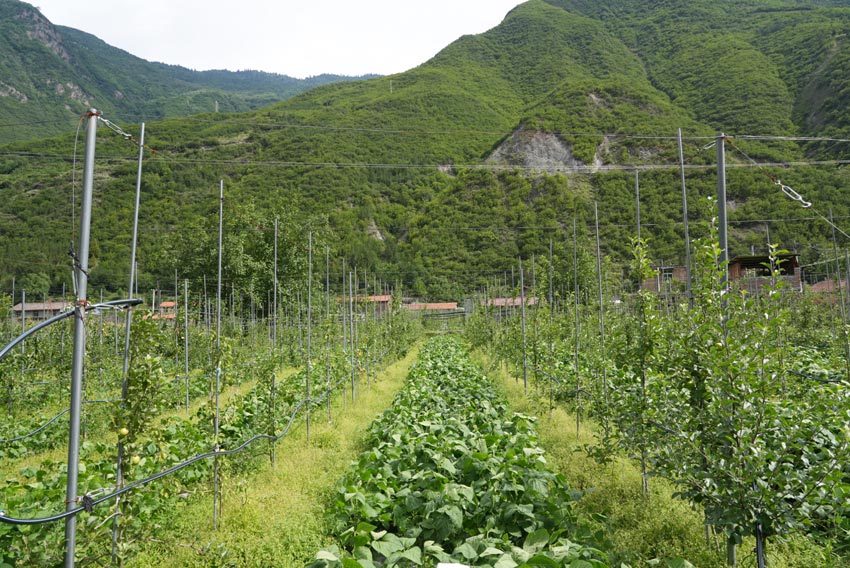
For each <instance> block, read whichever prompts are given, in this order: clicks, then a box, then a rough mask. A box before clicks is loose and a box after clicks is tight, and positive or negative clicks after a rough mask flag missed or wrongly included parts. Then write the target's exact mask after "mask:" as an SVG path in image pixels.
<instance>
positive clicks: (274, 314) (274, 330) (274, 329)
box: [272, 219, 277, 350]
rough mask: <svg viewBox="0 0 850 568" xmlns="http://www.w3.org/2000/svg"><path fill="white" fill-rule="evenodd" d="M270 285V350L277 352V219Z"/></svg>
mask: <svg viewBox="0 0 850 568" xmlns="http://www.w3.org/2000/svg"><path fill="white" fill-rule="evenodd" d="M273 282H274V283H273V284H272V289H273V291H272V309H273V310H274V311H273V312H272V348H273V349H275V350H277V219H275V220H274V274H273Z"/></svg>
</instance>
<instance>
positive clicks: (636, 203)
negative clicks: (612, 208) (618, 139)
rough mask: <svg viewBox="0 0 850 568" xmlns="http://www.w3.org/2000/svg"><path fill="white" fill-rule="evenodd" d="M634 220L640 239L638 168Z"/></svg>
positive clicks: (636, 172) (636, 171)
mask: <svg viewBox="0 0 850 568" xmlns="http://www.w3.org/2000/svg"><path fill="white" fill-rule="evenodd" d="M635 220H636V221H637V238H638V240H640V180H639V172H638V170H635ZM638 286H640V283H638Z"/></svg>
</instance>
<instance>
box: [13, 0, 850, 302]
mask: <svg viewBox="0 0 850 568" xmlns="http://www.w3.org/2000/svg"><path fill="white" fill-rule="evenodd" d="M848 18H850V9H848V8H843V7H841V6H840V5H838V4H837V3H836V4H834V5H833V4H826V3H823V2H795V3H791V2H784V3H782V2H750V3H748V4H746V5H743V4H740V3H734V2H714V3H708V2H684V1H672V0H671V1H667V2H658V3H653V4H652V5H651V6H647V5H646V4H645V3H639V2H630V1H626V2H620V1H617V2H614V1H613V0H612V1H610V2H593V3H591V2H587V3H585V2H568V1H555V0H552V1H544V0H530V1H529V2H526V3H524V4H522V5H520V6H518V7H517V8H515V9H514V10H512V11H511V12H510V13H509V14H508V15H507V16H506V18H505V20H504V21H503V22H502V24H501V25H499V26H497V27H496V28H494V29H492V30H490V31H488V32H486V33H484V34H480V35H476V36H465V37H462V38H460V39H458V40H457V41H456V42H454V43H452V44H451V45H449V46H447V47H446V48H445V49H444V50H443V51H442V52H440V53H439V54H438V55H437V56H435V57H434V58H433V59H432V60H430V61H428V62H426V63H424V64H423V65H421V66H419V67H416V68H414V69H411V70H409V71H407V72H405V73H400V74H398V75H395V76H391V77H383V78H375V79H372V80H368V81H359V82H351V83H335V84H332V85H325V86H322V87H318V88H316V89H313V90H311V91H309V92H307V93H304V94H301V95H299V96H296V97H293V98H291V99H288V100H285V101H282V102H280V103H277V104H275V105H272V106H268V107H265V108H262V109H258V110H254V111H250V112H247V113H241V114H223V113H220V114H208V115H202V116H198V117H193V118H188V119H175V120H166V121H158V122H153V123H149V124H148V125H147V127H148V142H149V145H150V147H151V148H155V149H156V151H157V153H156V154H153V155H151V154H149V158H148V160H147V162H146V165H145V177H144V183H143V187H144V194H143V204H142V227H143V236H142V240H141V247H142V250H141V260H140V268H141V270H142V279H143V285H150V286H155V285H156V282H157V281H165V282H168V281H173V278H174V271H175V269H176V270H177V271H178V273H179V274H180V276H181V277H187V278H190V279H192V280H193V281H194V282H200V281H201V279H202V277H203V276H204V275H206V276H207V277H208V278H209V277H212V275H213V273H214V267H215V263H214V259H215V257H214V250H215V248H216V247H215V241H216V235H215V232H216V229H217V206H218V203H217V191H218V181H219V180H220V179H224V182H225V192H226V196H227V197H226V201H227V207H226V209H225V225H226V228H225V242H226V249H227V251H226V253H225V255H226V260H225V265H226V272H227V273H228V275H227V279H228V281H230V282H232V283H233V284H234V285H235V286H241V287H242V288H243V290H244V291H245V293H246V294H247V293H251V294H254V295H255V296H256V297H257V298H265V294H266V288H267V287H268V286H269V282H270V280H269V275H268V274H266V272H267V271H266V269H265V267H266V264H265V260H267V259H268V258H269V255H270V254H271V252H270V251H271V239H272V233H271V230H270V227H271V226H272V224H273V220H274V218H275V217H277V218H279V219H281V220H282V221H283V222H282V226H284V227H286V231H287V236H286V242H287V243H289V244H291V245H292V247H290V248H291V251H292V253H291V254H292V256H291V258H289V259H288V260H287V263H288V264H287V263H284V264H285V265H286V266H287V267H288V268H287V270H289V272H288V274H289V275H290V278H291V279H292V282H295V281H297V280H298V279H300V278H301V271H302V270H303V267H304V256H305V255H304V252H305V251H304V247H305V246H306V237H305V230H306V228H307V227H310V228H312V229H313V230H314V232H315V235H316V242H317V244H318V246H320V247H324V246H325V245H327V246H329V247H330V254H331V262H332V263H333V266H334V267H337V268H335V269H334V270H337V271H338V270H339V267H340V265H341V260H342V258H343V257H344V258H346V259H347V262H348V263H349V264H348V266H351V265H356V266H358V267H359V268H360V269H361V270H366V271H368V272H369V273H372V274H381V275H382V277H383V278H384V279H386V280H396V279H397V280H399V281H401V282H403V283H404V285H405V286H406V287H407V288H408V289H411V288H412V290H413V291H414V292H415V293H417V294H419V295H422V296H428V297H434V298H459V297H460V296H462V295H463V294H464V293H465V292H467V291H469V290H470V289H472V288H474V287H477V286H481V285H483V284H485V283H487V282H490V281H492V280H493V279H494V278H496V277H497V276H499V277H501V276H503V275H504V274H505V273H506V272H508V273H509V272H510V270H511V267H512V266H514V265H515V264H516V260H517V257H518V256H522V257H523V258H530V257H531V256H535V257H536V258H538V259H539V258H541V257H544V256H547V255H548V249H549V239H550V238H551V239H553V246H554V249H555V257H556V264H557V266H558V268H559V274H562V275H563V277H564V279H565V280H566V279H567V278H568V277H569V274H570V273H571V270H572V220H573V218H574V217H576V218H577V219H578V233H579V241H580V246H581V247H584V249H585V250H586V251H587V252H586V253H583V254H590V252H591V251H593V250H594V249H593V244H592V239H591V237H592V232H593V225H592V221H593V201H598V204H599V216H600V233H601V240H602V247H603V252H605V253H606V254H608V255H609V256H610V259H611V260H610V262H611V266H612V267H615V266H616V265H617V264H618V263H620V262H623V261H625V260H626V259H627V258H628V256H629V250H628V249H629V239H630V238H631V237H632V236H634V235H635V233H636V230H635V194H634V185H635V182H634V177H635V174H634V170H635V169H639V170H641V171H640V176H639V177H640V188H641V202H642V210H641V215H642V224H643V225H644V227H643V231H642V236H643V237H648V238H649V239H650V250H651V251H652V254H653V257H654V258H655V259H656V260H657V262H662V261H664V262H666V263H670V262H677V261H680V260H681V259H682V258H683V256H684V243H683V225H682V223H681V186H680V181H679V171H678V148H677V145H676V140H675V136H676V131H677V129H678V128H681V129H682V130H683V132H684V135H685V146H684V158H685V162H686V164H687V166H688V167H689V169H688V171H687V183H688V192H689V201H690V217H691V220H692V223H693V226H692V227H691V235H692V236H700V235H704V234H706V231H707V223H708V221H709V219H710V218H711V217H712V210H711V205H710V203H709V201H708V200H707V199H706V198H707V197H708V196H710V195H713V194H714V192H715V183H716V181H715V180H716V176H715V172H714V170H713V168H712V164H713V163H714V159H715V149H713V148H709V147H708V146H709V145H710V143H711V142H712V137H713V136H714V135H715V134H716V133H717V132H718V131H725V132H728V133H730V134H732V135H733V138H732V139H731V140H730V142H731V143H732V144H730V145H729V146H728V147H727V153H728V158H727V161H728V163H729V166H730V170H729V173H728V178H729V200H730V206H731V209H732V210H731V213H730V215H731V229H730V233H731V238H732V247H733V254H735V253H741V252H749V251H750V250H756V249H758V250H764V249H765V247H766V242H767V235H766V233H767V229H768V228H769V230H770V239H771V241H773V242H777V243H779V244H780V245H782V246H784V247H786V248H794V247H797V249H798V250H799V251H800V252H801V254H802V255H803V257H804V258H803V260H804V261H814V260H817V259H819V258H822V257H823V256H824V255H831V254H832V253H831V243H829V240H828V239H829V238H830V235H831V231H830V227H829V226H828V225H827V224H825V223H823V222H822V221H821V220H819V218H818V217H817V216H816V215H814V214H813V213H811V210H803V209H801V207H800V203H798V202H794V201H791V200H790V199H788V198H786V197H785V196H784V195H783V194H782V193H781V191H780V189H779V187H778V186H776V185H775V184H774V183H773V181H772V180H771V178H770V177H768V174H769V175H774V176H777V175H779V176H781V179H782V181H783V183H785V184H787V185H789V186H791V187H793V188H795V189H796V190H797V191H799V192H800V193H801V194H803V195H804V196H805V197H806V198H807V199H808V200H810V201H812V202H813V203H814V204H815V208H816V209H817V210H818V212H820V213H822V214H824V215H826V214H827V212H828V210H829V209H830V208H832V209H833V211H834V214H835V216H836V219H837V220H838V223H839V225H840V224H842V223H844V222H845V221H846V219H845V215H847V214H848V212H850V200H848V198H847V194H846V192H844V191H842V188H843V187H844V186H845V185H846V184H847V177H848V176H847V174H846V172H845V171H844V169H843V168H842V167H841V164H836V163H834V162H830V163H828V164H821V165H817V166H800V165H796V166H794V167H784V168H783V167H779V166H769V167H765V168H758V167H754V163H768V162H795V163H799V162H812V161H823V160H833V159H840V158H841V157H843V156H847V155H848V145H847V144H845V143H842V142H836V141H830V142H820V143H819V142H811V141H796V142H795V141H787V140H774V139H769V140H764V139H762V140H752V139H749V138H744V137H743V136H744V135H760V136H764V135H771V136H783V137H784V136H797V135H801V134H806V135H809V136H812V135H813V136H826V135H829V136H846V135H847V130H848V125H847V124H846V120H847V119H846V117H844V116H841V112H840V109H841V108H843V106H846V105H845V104H844V102H845V99H846V96H847V95H846V93H847V86H848V78H847V77H845V76H843V75H842V74H841V73H840V69H841V68H842V63H841V61H842V57H843V55H842V54H844V53H845V51H846V46H845V43H844V42H845V34H846V32H847V31H848V28H850V24H848ZM827 32H828V33H827ZM107 111H109V109H105V111H104V112H105V114H106V115H107V117H108V118H109V119H110V120H113V121H115V122H119V123H121V124H127V123H128V121H127V120H123V119H122V116H121V113H120V112H118V111H117V110H116V111H111V112H107ZM127 128H130V127H129V126H127ZM72 148H73V139H72V138H71V137H69V136H66V137H63V138H57V139H54V140H47V141H43V142H38V143H28V144H16V145H13V146H8V147H6V148H5V149H4V150H2V152H3V153H2V154H0V168H2V172H3V173H4V174H6V175H4V176H3V177H2V179H0V191H2V192H4V193H5V194H6V195H8V196H9V199H8V200H6V201H4V202H3V203H0V213H2V216H0V232H2V233H3V234H4V235H5V236H6V238H5V239H4V240H3V242H2V244H0V246H1V247H3V250H0V264H2V269H3V270H2V274H4V277H3V278H4V280H2V281H0V285H3V286H7V287H8V284H9V283H8V282H7V281H8V280H10V279H11V275H14V274H17V275H18V276H19V278H36V277H37V278H36V281H38V282H42V283H43V282H49V285H50V286H51V287H53V288H54V289H55V287H56V286H57V285H58V283H59V282H61V281H63V280H67V276H66V273H67V272H68V270H67V269H66V268H64V266H63V264H62V263H63V262H64V263H65V264H67V262H66V261H63V260H62V259H63V258H64V255H65V252H66V251H67V249H68V242H69V236H70V232H71V228H70V226H71V219H70V213H68V212H67V209H68V208H67V204H68V203H69V202H70V199H71V196H72V191H71V180H72V175H71V169H72V162H71V159H70V156H71V152H72ZM136 154H137V149H136V148H135V147H134V146H133V145H132V144H130V143H128V142H126V141H124V140H121V139H120V138H118V137H116V136H114V135H113V134H112V133H109V132H108V131H105V130H102V131H101V135H100V139H99V147H98V155H99V162H98V183H97V186H96V188H97V189H96V191H97V195H98V203H97V206H98V209H97V213H96V217H95V222H94V223H95V226H94V231H95V236H96V243H95V245H96V246H95V248H94V249H93V255H94V256H95V261H96V269H95V270H93V273H92V281H93V285H95V286H103V287H105V288H107V289H115V288H118V287H120V286H121V284H122V283H123V282H124V280H125V276H124V275H125V274H126V271H127V268H126V266H125V265H126V263H127V256H128V250H129V230H130V219H131V206H132V188H133V187H134V185H135V172H136V165H135V163H134V160H135V156H136ZM57 156H58V157H57ZM741 165H746V166H750V167H747V168H740V167H736V166H741ZM77 195H78V192H77ZM766 220H769V223H768V222H767V221H766ZM34 228H37V230H35V229H34ZM588 258H589V257H588ZM57 267H58V268H57ZM614 273H616V270H614V271H612V274H614ZM612 278H614V277H613V276H612ZM41 285H42V286H45V284H41Z"/></svg>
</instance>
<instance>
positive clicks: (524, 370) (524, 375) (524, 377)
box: [519, 257, 528, 394]
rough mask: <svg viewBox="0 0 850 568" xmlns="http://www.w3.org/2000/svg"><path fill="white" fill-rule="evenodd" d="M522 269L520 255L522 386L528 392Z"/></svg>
mask: <svg viewBox="0 0 850 568" xmlns="http://www.w3.org/2000/svg"><path fill="white" fill-rule="evenodd" d="M523 272H524V271H523V269H522V257H519V296H520V304H521V306H522V308H521V309H522V311H521V314H522V322H521V323H522V388H523V390H524V392H525V393H526V394H528V354H527V353H526V337H525V278H524V275H523Z"/></svg>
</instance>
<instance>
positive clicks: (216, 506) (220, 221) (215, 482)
mask: <svg viewBox="0 0 850 568" xmlns="http://www.w3.org/2000/svg"><path fill="white" fill-rule="evenodd" d="M223 232H224V180H221V181H219V182H218V288H217V292H216V310H215V311H216V315H215V357H216V365H215V451H216V452H218V450H219V446H218V427H219V424H218V422H219V416H218V413H219V400H218V398H219V396H218V395H219V391H220V390H221V256H222V233H223ZM213 469H214V472H213V529H214V530H217V529H218V512H219V507H220V503H219V495H218V493H219V479H218V455H216V456H215V458H214V459H213Z"/></svg>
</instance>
